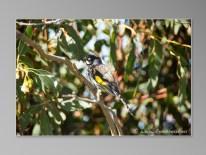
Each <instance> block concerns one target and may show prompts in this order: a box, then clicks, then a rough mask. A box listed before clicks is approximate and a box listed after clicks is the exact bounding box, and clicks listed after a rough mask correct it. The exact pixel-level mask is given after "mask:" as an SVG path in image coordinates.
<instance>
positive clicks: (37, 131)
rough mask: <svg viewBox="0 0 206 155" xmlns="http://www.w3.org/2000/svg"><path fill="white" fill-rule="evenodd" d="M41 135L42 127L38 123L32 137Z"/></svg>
mask: <svg viewBox="0 0 206 155" xmlns="http://www.w3.org/2000/svg"><path fill="white" fill-rule="evenodd" d="M40 133H41V128H40V125H39V124H38V123H37V124H35V125H34V127H33V129H32V136H39V135H40Z"/></svg>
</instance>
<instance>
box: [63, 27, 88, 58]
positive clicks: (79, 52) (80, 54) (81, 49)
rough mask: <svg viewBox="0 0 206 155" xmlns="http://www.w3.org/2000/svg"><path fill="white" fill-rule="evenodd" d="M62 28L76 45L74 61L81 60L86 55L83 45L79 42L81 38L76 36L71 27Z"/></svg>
mask: <svg viewBox="0 0 206 155" xmlns="http://www.w3.org/2000/svg"><path fill="white" fill-rule="evenodd" d="M63 27H64V28H65V30H66V31H67V33H68V34H69V35H70V37H72V38H73V39H74V41H75V43H76V46H77V49H78V50H77V51H76V53H75V57H76V59H78V60H79V59H83V58H84V57H85V56H86V53H85V51H84V44H83V42H82V40H81V38H80V37H79V35H78V34H77V32H76V31H75V30H74V28H73V27H72V26H68V25H63Z"/></svg>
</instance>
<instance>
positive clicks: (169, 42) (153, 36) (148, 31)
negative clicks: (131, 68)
mask: <svg viewBox="0 0 206 155" xmlns="http://www.w3.org/2000/svg"><path fill="white" fill-rule="evenodd" d="M121 25H122V26H123V27H124V28H127V29H129V30H130V31H131V32H132V36H136V35H137V32H142V33H146V34H148V35H149V36H150V38H151V39H155V40H157V41H159V42H161V40H162V38H161V37H159V36H157V35H153V34H152V32H151V31H150V30H148V29H147V30H138V31H137V32H136V31H135V30H134V29H133V28H132V27H130V26H128V25H126V24H121ZM165 41H166V42H167V43H168V44H175V45H179V46H182V47H187V48H192V47H191V45H188V44H182V43H179V42H177V41H174V40H170V39H167V38H166V39H165Z"/></svg>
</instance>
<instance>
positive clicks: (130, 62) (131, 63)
mask: <svg viewBox="0 0 206 155" xmlns="http://www.w3.org/2000/svg"><path fill="white" fill-rule="evenodd" d="M134 52H135V44H134V43H132V50H131V51H130V53H129V57H128V60H127V64H126V73H127V75H128V74H131V73H132V71H133V67H134V63H135V59H136V57H135V53H134Z"/></svg>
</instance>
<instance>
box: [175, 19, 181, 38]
mask: <svg viewBox="0 0 206 155" xmlns="http://www.w3.org/2000/svg"><path fill="white" fill-rule="evenodd" d="M180 27H181V23H180V21H178V20H177V21H175V25H174V33H175V35H177V34H178V32H179V29H180Z"/></svg>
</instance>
